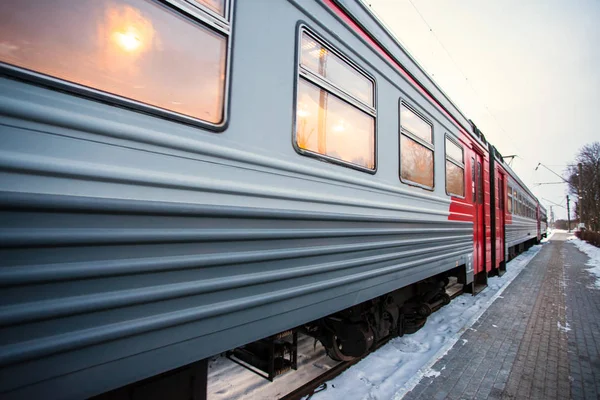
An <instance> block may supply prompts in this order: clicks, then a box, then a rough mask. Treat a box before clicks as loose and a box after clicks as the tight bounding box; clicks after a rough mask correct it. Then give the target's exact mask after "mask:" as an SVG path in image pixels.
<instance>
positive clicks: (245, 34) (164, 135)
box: [0, 0, 529, 399]
mask: <svg viewBox="0 0 600 400" xmlns="http://www.w3.org/2000/svg"><path fill="white" fill-rule="evenodd" d="M468 127H469V123H468V121H467V120H466V118H465V117H464V116H463V115H462V114H461V113H460V112H459V111H458V110H457V109H456V107H454V105H453V104H452V103H451V102H450V100H448V98H447V97H446V96H445V95H444V94H443V93H442V92H441V90H439V88H438V87H437V86H435V84H433V82H432V81H431V80H430V79H429V77H427V76H426V74H425V73H424V72H423V71H422V70H421V68H420V67H419V66H418V65H417V64H416V63H415V62H414V61H413V60H412V58H410V56H409V55H408V54H407V53H406V52H405V51H404V50H403V49H402V48H401V47H400V45H399V44H398V43H397V42H396V41H395V40H394V39H393V38H392V36H391V35H390V33H389V32H387V31H386V30H385V29H384V28H383V27H382V26H381V24H380V23H379V22H378V21H377V20H376V18H375V17H374V16H373V15H372V14H371V13H370V12H369V11H368V9H367V8H366V7H365V6H364V5H363V4H362V3H359V2H354V1H337V2H331V1H295V0H281V1H240V0H238V1H235V2H234V1H233V0H221V1H219V0H198V1H192V0H189V1H184V0H165V1H151V0H114V1H110V2H109V1H107V0H106V1H105V0H93V1H92V0H87V1H83V0H82V1H77V2H72V1H67V0H60V1H58V0H57V1H53V2H46V1H42V0H19V1H17V0H5V1H3V2H1V3H0V133H1V135H2V144H1V148H0V203H1V204H2V211H1V213H2V218H0V221H1V222H0V235H1V238H2V239H1V240H0V285H1V289H0V296H1V299H2V305H1V306H0V324H1V328H0V393H1V397H2V398H5V399H17V398H42V397H43V398H46V399H50V398H82V397H88V396H94V395H98V394H101V393H105V392H108V391H110V390H113V389H115V388H118V387H122V386H124V385H128V384H131V383H132V382H136V381H140V380H142V379H144V378H148V377H152V376H157V375H159V374H161V373H164V372H166V371H170V370H173V369H176V368H178V367H181V366H184V365H188V364H190V363H193V362H196V361H198V360H202V359H205V358H207V357H209V356H212V355H215V354H218V353H221V352H223V351H225V350H228V349H232V348H234V347H236V346H240V345H243V344H245V343H248V342H251V341H254V340H257V339H260V338H263V337H266V336H268V335H272V334H274V333H277V332H280V331H283V330H285V329H289V328H292V327H296V326H299V325H301V324H304V323H307V322H309V321H312V320H315V319H318V318H321V317H324V316H327V315H329V314H332V313H335V312H338V311H340V310H342V309H345V308H348V307H351V306H354V305H357V304H360V303H361V302H364V301H366V300H369V299H373V298H376V297H378V296H382V295H384V294H386V293H389V292H392V291H394V290H397V289H399V288H403V287H407V286H409V285H412V284H414V283H416V282H419V281H421V280H423V279H426V278H428V277H431V276H436V275H438V274H441V273H444V272H447V271H450V270H453V269H456V268H457V267H461V268H462V271H463V272H461V273H462V274H463V275H464V276H463V277H462V279H463V281H464V282H465V283H469V282H470V281H469V279H472V272H471V275H469V271H472V257H473V223H472V222H471V221H469V218H468V217H469V215H468V210H469V207H468V204H466V205H465V206H464V207H465V210H467V211H464V212H463V214H460V213H459V214H460V215H458V214H457V215H458V217H457V218H452V213H451V211H450V204H451V201H452V194H453V193H454V195H455V196H458V198H461V194H462V198H464V197H465V188H464V179H465V176H464V174H465V165H464V163H465V160H466V159H467V158H468V157H466V152H468V151H470V150H469V148H468V143H467V142H473V143H475V144H477V143H479V142H480V141H479V139H478V138H476V137H473V136H472V135H470V134H468V133H467V132H469V131H470V129H468ZM448 140H450V142H451V143H454V146H455V147H454V149H455V150H454V153H452V154H454V155H452V154H450V155H448V154H447V151H449V150H447V149H446V146H447V143H448ZM445 143H446V145H445ZM481 146H483V145H481ZM456 149H458V150H456ZM461 152H462V153H461ZM401 154H402V157H401ZM456 154H459V155H458V156H457V155H456ZM460 154H462V159H461V156H460ZM410 157H413V158H412V159H411V158H410ZM415 157H416V158H415ZM452 157H454V158H452ZM403 160H405V161H404V163H403ZM411 160H412V163H411ZM417 160H425V162H422V163H419V162H417ZM448 160H450V161H448ZM448 162H451V164H452V165H453V166H451V167H452V170H448V168H449V167H448V164H447V163H448ZM468 169H469V168H468V167H467V170H468ZM452 171H453V172H452ZM461 171H462V175H461ZM452 174H454V175H452ZM456 174H458V175H456ZM456 176H458V177H459V178H460V177H462V183H461V181H460V179H459V180H458V181H456V179H455V181H453V183H452V185H451V189H450V192H448V182H447V180H448V179H450V178H453V177H454V178H456ZM465 203H466V201H465ZM519 220H520V218H518V217H517V216H516V215H515V217H514V219H513V221H514V223H513V226H517V225H518V224H517V222H518V221H519ZM527 221H528V220H527ZM525 225H527V232H529V231H528V229H529V222H527V224H525V223H524V226H525ZM519 232H521V231H520V230H519ZM523 232H525V230H523ZM521 236H522V235H521V233H519V236H518V238H517V235H515V239H514V240H515V241H518V240H520V238H521ZM515 243H516V242H515Z"/></svg>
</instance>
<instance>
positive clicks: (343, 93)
mask: <svg viewBox="0 0 600 400" xmlns="http://www.w3.org/2000/svg"><path fill="white" fill-rule="evenodd" d="M300 49H301V50H300V51H301V54H300V65H299V78H298V89H297V90H298V97H297V105H296V130H295V144H296V148H297V149H298V150H299V151H300V152H301V153H303V154H308V155H313V156H318V157H319V158H323V159H326V160H329V161H333V162H338V163H343V164H347V165H349V166H351V167H354V168H358V169H362V170H367V171H368V170H370V171H374V170H375V116H376V112H375V108H374V88H375V83H374V81H373V80H372V79H370V78H368V77H367V76H366V75H365V74H364V73H363V72H362V71H360V70H359V69H358V68H357V67H355V66H354V65H353V64H351V63H350V62H349V61H346V60H345V59H344V58H343V56H342V55H341V54H337V52H335V51H334V50H332V49H331V48H330V47H328V46H326V45H325V44H323V43H321V42H320V40H319V39H317V38H316V37H315V36H313V35H312V34H310V33H308V32H307V31H305V30H302V31H301V35H300Z"/></svg>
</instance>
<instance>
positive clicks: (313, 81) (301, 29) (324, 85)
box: [292, 21, 378, 175]
mask: <svg viewBox="0 0 600 400" xmlns="http://www.w3.org/2000/svg"><path fill="white" fill-rule="evenodd" d="M304 33H306V34H307V35H308V36H309V37H311V38H312V39H314V40H315V41H316V42H317V43H319V44H321V45H322V46H323V47H325V48H326V49H327V51H329V52H331V53H332V54H334V55H335V56H337V57H339V58H340V59H341V60H342V61H343V62H345V63H346V64H348V65H349V66H350V67H351V68H353V69H354V70H356V71H357V72H358V73H360V74H361V75H362V76H364V77H365V78H366V79H368V80H369V81H371V83H372V84H373V106H372V107H371V106H369V105H367V104H366V103H363V102H361V101H360V100H358V99H357V98H356V97H354V96H353V95H352V94H350V93H348V92H347V91H345V90H344V89H342V88H341V87H339V86H338V85H336V84H334V83H333V82H331V81H330V80H329V79H327V78H324V77H322V76H319V75H317V74H315V73H314V72H312V71H310V70H309V69H308V68H305V67H303V66H302V64H301V62H302V36H303V34H304ZM294 62H295V67H294V68H295V71H294V77H295V79H294V102H293V105H292V146H293V148H294V150H295V151H296V153H298V154H300V155H302V156H306V157H310V158H314V159H317V160H320V161H323V162H326V163H330V164H336V165H340V166H342V167H346V168H350V169H354V170H357V171H361V172H366V173H368V174H371V175H375V174H376V173H377V169H378V162H377V159H378V148H377V143H378V137H377V80H376V79H375V77H374V76H373V75H371V74H370V73H368V72H367V71H366V70H365V69H364V68H362V67H361V66H360V65H358V64H357V63H356V62H354V61H353V60H352V59H350V58H349V57H348V56H346V55H345V54H344V53H343V52H342V51H340V50H338V48H337V47H336V46H334V45H332V44H331V42H330V41H328V40H327V39H325V38H324V37H323V36H322V35H320V34H318V33H317V32H316V31H315V30H314V29H312V28H310V27H309V26H308V25H307V24H306V23H305V22H303V21H300V22H299V23H298V24H297V28H296V54H295V60H294ZM300 79H304V80H305V81H306V82H308V83H309V84H310V85H313V86H316V87H317V88H319V89H321V90H325V91H326V92H327V93H329V94H331V95H332V96H334V97H336V98H337V99H338V100H340V101H342V102H344V103H346V104H348V105H349V106H351V107H354V108H355V109H357V110H358V111H360V112H362V113H365V114H367V115H369V116H370V117H372V118H373V168H372V169H371V168H367V167H363V166H361V165H358V164H354V163H351V162H349V161H345V160H342V159H339V158H335V157H331V156H328V155H327V154H322V153H319V152H316V151H312V150H307V149H303V148H301V147H300V146H298V129H297V127H298V123H297V122H298V121H297V120H298V118H297V115H296V114H297V111H296V110H297V109H298V87H299V84H300Z"/></svg>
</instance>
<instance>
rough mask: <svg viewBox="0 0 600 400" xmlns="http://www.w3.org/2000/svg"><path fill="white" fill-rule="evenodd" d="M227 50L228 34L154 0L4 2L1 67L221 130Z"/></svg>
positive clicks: (0, 2) (0, 11)
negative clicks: (30, 72) (186, 117)
mask: <svg viewBox="0 0 600 400" xmlns="http://www.w3.org/2000/svg"><path fill="white" fill-rule="evenodd" d="M215 4H217V5H218V4H225V2H224V1H223V0H221V1H215ZM226 51H227V37H226V36H225V35H223V34H221V33H220V32H216V31H214V30H212V29H211V28H209V27H207V26H205V25H203V24H202V23H200V22H199V21H196V20H192V19H191V18H188V17H186V16H184V15H182V14H181V13H180V12H178V11H177V9H176V8H171V7H163V6H162V5H160V4H159V3H158V2H155V1H152V0H118V1H115V0H77V1H73V0H53V1H47V0H0V62H4V63H8V64H12V65H15V66H17V67H22V68H25V69H28V70H33V71H36V72H39V73H42V74H46V75H50V76H53V77H56V78H58V79H62V80H65V81H68V82H72V83H76V84H79V85H83V86H87V87H90V88H94V89H97V90H100V91H103V92H107V93H111V94H114V95H117V96H121V97H124V98H128V99H133V100H136V101H138V102H141V103H145V104H149V105H151V106H155V107H159V108H163V109H166V110H171V111H174V112H177V113H180V114H184V115H189V116H192V117H194V118H198V119H201V120H204V121H208V122H211V123H216V124H217V123H221V122H222V120H223V117H224V96H225V80H226V79H225V75H226V68H225V67H226Z"/></svg>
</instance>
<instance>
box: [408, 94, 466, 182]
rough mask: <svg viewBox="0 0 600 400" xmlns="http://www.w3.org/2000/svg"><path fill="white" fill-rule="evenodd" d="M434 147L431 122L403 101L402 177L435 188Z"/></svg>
mask: <svg viewBox="0 0 600 400" xmlns="http://www.w3.org/2000/svg"><path fill="white" fill-rule="evenodd" d="M433 149H434V147H433V128H432V126H431V124H430V123H428V122H427V121H426V120H425V119H424V118H423V117H421V116H420V115H419V114H417V113H416V112H415V111H413V110H412V109H411V108H409V107H408V106H407V105H406V104H404V103H403V102H401V103H400V179H401V180H402V181H408V182H410V183H416V184H418V185H420V186H423V187H425V188H428V189H433V169H434V162H433ZM463 190H464V189H463Z"/></svg>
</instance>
